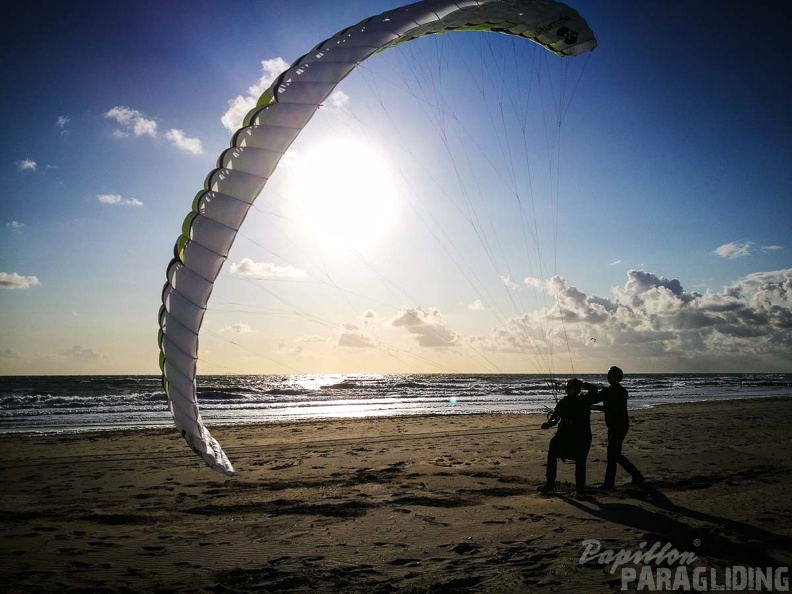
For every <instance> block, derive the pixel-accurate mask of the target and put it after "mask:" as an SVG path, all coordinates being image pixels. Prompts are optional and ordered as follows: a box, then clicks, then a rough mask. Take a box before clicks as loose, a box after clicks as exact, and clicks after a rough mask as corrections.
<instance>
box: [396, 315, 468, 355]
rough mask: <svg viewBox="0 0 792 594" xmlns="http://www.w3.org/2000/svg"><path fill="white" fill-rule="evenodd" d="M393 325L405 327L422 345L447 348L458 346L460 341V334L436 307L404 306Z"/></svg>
mask: <svg viewBox="0 0 792 594" xmlns="http://www.w3.org/2000/svg"><path fill="white" fill-rule="evenodd" d="M391 325H392V326H395V327H400V328H405V329H406V330H407V332H409V333H410V334H411V335H412V336H413V337H414V338H415V339H416V340H417V341H418V344H419V345H420V346H422V347H429V348H447V347H453V346H457V345H458V344H459V341H460V336H459V335H458V334H457V333H456V332H454V331H453V330H451V329H450V328H449V327H448V326H447V325H446V322H445V319H444V318H443V316H442V315H441V314H440V312H439V311H437V310H436V309H434V308H431V309H429V310H426V309H424V308H422V307H420V306H419V307H404V308H403V309H402V311H401V313H399V315H398V316H396V318H395V319H394V320H393V321H391Z"/></svg>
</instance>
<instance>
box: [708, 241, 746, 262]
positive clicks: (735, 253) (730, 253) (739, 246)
mask: <svg viewBox="0 0 792 594" xmlns="http://www.w3.org/2000/svg"><path fill="white" fill-rule="evenodd" d="M751 247H753V243H751V242H750V241H746V242H744V243H739V242H731V243H725V244H723V245H722V246H720V247H719V248H717V249H716V250H715V252H714V253H715V254H717V255H718V256H720V257H721V258H728V259H729V260H734V259H736V258H742V257H744V256H750V255H751Z"/></svg>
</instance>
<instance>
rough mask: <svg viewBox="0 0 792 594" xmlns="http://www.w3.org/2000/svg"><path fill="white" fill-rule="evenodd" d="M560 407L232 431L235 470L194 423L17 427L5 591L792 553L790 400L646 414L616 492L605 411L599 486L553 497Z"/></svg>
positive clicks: (564, 573)
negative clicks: (119, 428) (641, 556)
mask: <svg viewBox="0 0 792 594" xmlns="http://www.w3.org/2000/svg"><path fill="white" fill-rule="evenodd" d="M542 420H543V417H542V416H539V415H498V416H488V415H471V416H453V417H418V418H398V419H356V420H332V421H321V422H307V423H292V424H279V425H259V426H246V427H216V428H214V429H213V434H214V435H215V436H216V437H217V438H218V440H219V441H220V443H221V444H223V446H224V447H225V449H226V452H227V453H228V455H229V457H230V458H231V460H232V462H233V463H234V465H235V467H236V469H237V471H238V475H237V476H235V477H233V478H226V477H224V476H222V475H220V474H217V473H216V472H213V471H211V470H209V469H208V468H206V467H205V466H204V465H203V463H202V462H201V461H200V460H199V459H198V458H197V457H196V456H195V455H194V454H192V453H191V452H190V451H189V450H188V449H187V446H186V444H185V442H184V440H182V438H181V437H180V436H179V435H178V434H177V433H176V431H175V430H148V431H135V432H119V433H110V432H108V433H90V434H81V435H53V436H3V437H0V494H1V495H2V497H0V517H2V523H1V524H0V570H1V571H0V590H2V591H3V592H64V591H96V592H344V593H347V592H366V593H374V594H378V593H391V592H411V593H422V592H427V593H428V592H498V593H501V592H523V591H534V590H538V589H546V590H551V591H559V592H612V591H613V590H614V589H618V588H619V586H620V583H621V581H620V580H621V572H620V570H618V569H617V570H616V571H613V572H612V571H611V569H612V563H611V564H609V563H606V562H605V561H607V559H605V558H602V557H598V558H596V559H588V560H585V562H581V555H582V554H583V552H584V547H583V545H582V542H583V541H584V540H586V539H596V540H598V541H599V542H600V545H601V547H602V550H605V549H611V550H614V551H617V550H622V549H629V550H633V551H639V550H646V549H648V548H650V547H651V546H653V544H654V543H659V544H660V545H670V546H672V547H673V548H675V549H676V550H677V551H679V552H692V553H695V555H696V557H697V559H696V561H695V564H696V565H697V566H701V567H706V568H725V567H729V566H734V565H744V566H751V567H788V566H789V565H790V559H792V454H791V453H792V399H788V398H787V399H761V400H742V401H728V402H710V403H701V404H681V405H669V406H663V407H658V408H655V409H651V410H644V411H637V412H635V413H633V414H632V421H633V424H632V429H631V431H630V434H629V435H628V437H627V440H626V442H625V449H624V453H625V454H626V455H627V456H628V457H629V458H630V459H631V460H632V461H633V462H634V463H635V464H636V465H637V466H638V467H639V468H640V469H641V471H642V472H643V473H644V474H645V475H646V478H647V483H646V484H645V485H643V486H635V485H631V484H630V483H629V477H628V476H627V475H626V474H625V473H623V472H622V471H620V473H619V475H618V477H617V489H616V490H615V491H609V492H602V491H599V490H597V489H596V488H595V487H596V485H598V484H599V483H600V482H601V480H602V476H603V473H604V470H605V437H606V431H605V427H604V424H603V422H602V417H601V415H599V414H595V415H594V416H593V423H592V429H593V432H594V444H593V447H592V451H591V455H590V456H589V473H588V474H589V482H590V485H591V489H590V497H588V498H585V499H576V498H575V497H573V493H574V488H573V480H574V477H573V475H574V466H572V465H566V464H561V465H560V467H559V481H560V482H559V487H558V489H557V492H556V493H555V494H551V495H542V494H540V493H538V492H537V487H539V486H540V485H542V484H543V482H544V459H545V455H546V450H547V444H548V442H549V439H550V437H551V436H552V431H542V430H541V429H539V425H540V424H541V422H542ZM642 542H643V543H646V544H645V545H643V547H644V548H641V546H642V545H641V543H642ZM666 561H668V559H667V560H666ZM671 565H672V566H673V563H671ZM633 567H636V568H640V565H636V564H633ZM787 575H788V574H787Z"/></svg>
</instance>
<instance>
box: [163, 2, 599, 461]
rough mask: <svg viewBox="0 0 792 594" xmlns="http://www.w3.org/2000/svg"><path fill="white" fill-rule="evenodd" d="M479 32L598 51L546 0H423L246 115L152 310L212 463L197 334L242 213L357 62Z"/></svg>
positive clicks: (171, 376) (552, 47)
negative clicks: (412, 44)
mask: <svg viewBox="0 0 792 594" xmlns="http://www.w3.org/2000/svg"><path fill="white" fill-rule="evenodd" d="M450 31H485V32H487V31H488V32H496V33H503V34H507V35H515V36H519V37H524V38H526V39H529V40H531V41H533V42H535V43H538V44H540V45H542V46H544V47H545V48H547V49H548V50H549V51H552V52H554V53H555V54H557V55H559V56H574V55H577V54H580V53H583V52H586V51H590V50H593V49H594V48H595V47H596V40H595V39H594V35H593V33H592V32H591V30H590V29H589V28H588V26H587V25H586V23H585V21H583V19H581V18H580V16H579V15H578V14H577V12H575V11H574V10H573V9H571V8H569V7H568V6H566V5H564V4H561V3H558V2H553V1H550V0H489V1H488V0H459V1H457V2H449V1H447V0H426V1H424V2H417V3H415V4H410V5H408V6H404V7H402V8H398V9H395V10H391V11H388V12H385V13H382V14H380V15H377V16H374V17H371V18H369V19H366V20H364V21H361V22H360V23H358V24H357V25H354V26H352V27H349V28H348V29H344V30H343V31H340V32H339V33H337V34H336V35H334V36H333V37H331V38H329V39H327V40H326V41H324V42H322V43H320V44H319V45H317V46H316V47H315V48H314V49H313V50H311V51H310V52H308V53H307V54H306V55H305V56H303V57H302V58H300V59H299V60H297V61H296V62H294V64H292V65H291V66H290V67H289V69H288V70H286V71H285V72H284V73H283V74H281V75H280V76H279V77H278V78H277V79H276V80H275V82H274V83H273V84H272V86H271V87H270V88H269V89H268V90H267V91H266V92H265V93H264V94H263V95H262V96H261V98H260V99H259V101H258V105H257V106H256V108H254V109H253V110H251V112H250V113H248V115H247V116H246V118H245V122H244V126H243V128H241V129H240V130H239V131H237V132H236V134H235V135H234V137H233V140H232V143H231V147H230V148H229V149H227V150H226V151H224V152H223V153H222V154H221V155H220V157H219V158H218V162H217V169H215V170H213V171H211V172H210V173H209V175H208V176H207V178H206V181H205V182H204V189H203V190H201V191H200V192H199V193H198V194H197V195H196V197H195V200H194V201H193V207H192V210H191V211H190V213H189V214H188V215H187V217H186V219H185V220H184V225H183V228H182V235H181V236H180V237H179V239H178V240H177V242H176V247H175V250H174V252H175V253H174V258H173V260H172V261H171V263H170V265H169V266H168V271H167V279H168V280H167V283H166V284H165V287H164V289H163V292H162V307H161V308H160V313H159V325H160V333H159V345H160V368H161V369H162V377H163V386H164V388H165V393H166V394H167V397H168V405H169V407H170V410H171V413H172V414H173V419H174V421H175V423H176V426H177V427H178V428H179V430H180V431H181V433H182V435H183V436H184V438H185V439H186V440H187V443H188V444H189V445H190V447H191V448H192V449H193V451H195V453H197V454H198V455H199V456H200V457H201V458H202V459H203V460H204V461H205V462H206V463H207V464H208V465H209V466H210V467H211V468H213V469H215V470H218V471H220V472H223V473H225V474H227V475H229V476H230V475H233V474H234V469H233V466H232V464H231V462H230V461H229V459H228V457H227V456H226V454H225V452H223V449H222V448H221V447H220V444H219V443H218V442H217V440H215V439H214V438H213V437H212V436H211V434H210V433H209V431H208V430H207V428H206V426H205V425H204V423H203V421H202V419H201V414H200V412H199V410H198V401H197V387H196V364H197V360H198V332H199V330H200V327H201V322H202V320H203V316H204V313H205V311H206V304H207V302H208V300H209V296H210V295H211V292H212V287H213V284H214V281H215V279H216V278H217V275H218V274H219V272H220V269H221V267H222V266H223V263H224V262H225V260H226V258H227V256H228V252H229V250H230V249H231V245H232V244H233V242H234V238H235V236H236V234H237V230H238V229H239V227H240V226H241V225H242V222H243V221H244V220H245V216H246V215H247V212H248V209H249V208H250V205H251V204H252V203H253V201H254V200H255V199H256V197H257V196H258V195H259V193H260V192H261V190H262V189H263V188H264V186H265V184H266V183H267V180H268V178H269V177H270V175H271V174H272V172H273V171H274V170H275V168H276V167H277V165H278V162H279V161H280V159H281V157H283V154H284V153H285V152H286V149H287V148H288V147H289V146H290V145H291V143H292V142H293V141H294V139H295V138H296V137H297V135H298V134H299V133H300V131H301V130H302V128H303V127H304V126H305V125H306V124H307V123H308V121H309V120H310V119H311V117H312V116H313V114H314V113H315V112H316V110H317V109H318V107H319V106H320V105H321V103H322V102H323V101H324V100H325V99H326V98H327V97H328V96H329V95H330V93H331V92H332V91H333V90H334V89H335V87H336V85H337V84H338V83H339V82H340V81H341V80H343V79H344V77H346V76H347V75H348V74H349V73H350V72H351V71H352V69H353V68H355V66H357V65H358V64H359V63H360V62H362V61H363V60H365V59H366V58H368V57H369V56H371V55H373V54H376V53H378V52H381V51H384V50H386V49H388V48H390V47H394V46H396V45H399V44H402V43H406V42H408V41H410V40H412V39H416V38H418V37H422V36H425V35H430V34H437V33H446V32H450Z"/></svg>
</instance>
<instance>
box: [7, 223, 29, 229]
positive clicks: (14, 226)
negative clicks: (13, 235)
mask: <svg viewBox="0 0 792 594" xmlns="http://www.w3.org/2000/svg"><path fill="white" fill-rule="evenodd" d="M24 226H25V223H20V222H19V221H11V222H10V223H6V227H8V228H9V229H11V230H12V231H21V230H22V228H23V227H24Z"/></svg>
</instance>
